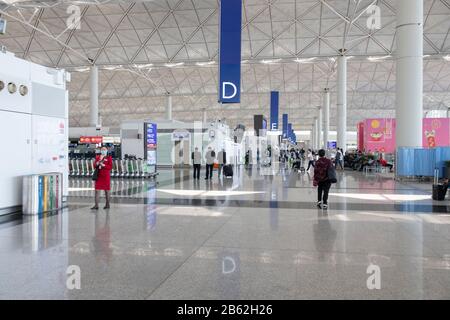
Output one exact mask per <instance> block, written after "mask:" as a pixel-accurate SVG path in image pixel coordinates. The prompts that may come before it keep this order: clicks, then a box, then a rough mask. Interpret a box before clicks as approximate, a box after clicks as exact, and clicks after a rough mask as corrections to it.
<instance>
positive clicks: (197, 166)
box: [194, 164, 202, 179]
mask: <svg viewBox="0 0 450 320" xmlns="http://www.w3.org/2000/svg"><path fill="white" fill-rule="evenodd" d="M201 167H202V165H201V164H194V179H200V169H201Z"/></svg>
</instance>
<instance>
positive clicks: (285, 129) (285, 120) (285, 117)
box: [283, 113, 288, 139]
mask: <svg viewBox="0 0 450 320" xmlns="http://www.w3.org/2000/svg"><path fill="white" fill-rule="evenodd" d="M287 137H288V115H287V114H286V113H285V114H283V138H284V139H286V138H287Z"/></svg>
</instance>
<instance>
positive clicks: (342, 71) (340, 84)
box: [337, 55, 347, 152]
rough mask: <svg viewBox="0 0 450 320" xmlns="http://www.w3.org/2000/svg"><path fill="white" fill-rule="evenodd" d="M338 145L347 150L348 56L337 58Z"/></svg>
mask: <svg viewBox="0 0 450 320" xmlns="http://www.w3.org/2000/svg"><path fill="white" fill-rule="evenodd" d="M337 91H338V92H337V146H338V147H339V148H342V149H344V152H345V151H346V150H347V57H346V56H344V55H342V56H340V57H338V59H337Z"/></svg>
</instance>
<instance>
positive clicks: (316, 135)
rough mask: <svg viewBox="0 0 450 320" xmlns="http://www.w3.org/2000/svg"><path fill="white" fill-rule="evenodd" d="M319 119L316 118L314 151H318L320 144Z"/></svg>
mask: <svg viewBox="0 0 450 320" xmlns="http://www.w3.org/2000/svg"><path fill="white" fill-rule="evenodd" d="M318 127H319V119H317V117H315V118H314V133H313V134H314V144H313V149H314V150H317V146H318V145H319V143H318V140H319V139H318V138H319V137H318V134H317V132H318V131H319V128H318Z"/></svg>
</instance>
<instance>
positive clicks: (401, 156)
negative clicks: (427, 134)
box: [396, 147, 450, 178]
mask: <svg viewBox="0 0 450 320" xmlns="http://www.w3.org/2000/svg"><path fill="white" fill-rule="evenodd" d="M448 160H450V147H439V148H434V149H424V148H398V150H397V161H396V163H397V176H400V177H415V176H423V177H433V176H434V170H435V169H439V177H440V178H442V177H443V176H444V169H443V168H444V162H445V161H448Z"/></svg>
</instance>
